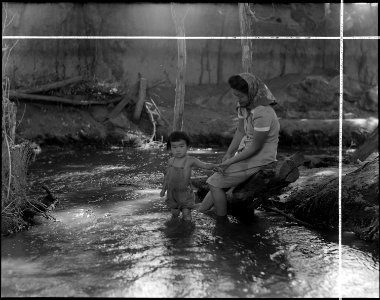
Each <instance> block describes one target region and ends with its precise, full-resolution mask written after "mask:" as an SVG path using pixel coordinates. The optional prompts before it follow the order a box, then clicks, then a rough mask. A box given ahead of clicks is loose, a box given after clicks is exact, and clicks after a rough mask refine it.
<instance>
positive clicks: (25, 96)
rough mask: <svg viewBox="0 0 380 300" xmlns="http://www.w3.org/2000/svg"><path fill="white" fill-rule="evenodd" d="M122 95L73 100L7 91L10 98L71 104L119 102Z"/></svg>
mask: <svg viewBox="0 0 380 300" xmlns="http://www.w3.org/2000/svg"><path fill="white" fill-rule="evenodd" d="M123 97H124V96H120V97H117V98H115V99H112V100H107V101H98V100H74V99H68V98H63V97H57V96H46V95H37V94H24V93H20V92H16V91H10V92H9V98H11V99H15V98H16V99H23V100H39V101H46V102H57V103H65V104H71V105H91V104H106V105H108V104H111V103H114V102H119V101H120V100H121V99H122V98H123Z"/></svg>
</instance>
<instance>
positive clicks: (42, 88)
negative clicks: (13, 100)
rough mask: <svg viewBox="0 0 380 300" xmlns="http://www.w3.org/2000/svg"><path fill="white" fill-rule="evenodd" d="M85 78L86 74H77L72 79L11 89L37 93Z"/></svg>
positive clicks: (24, 92) (25, 92)
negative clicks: (27, 87)
mask: <svg viewBox="0 0 380 300" xmlns="http://www.w3.org/2000/svg"><path fill="white" fill-rule="evenodd" d="M84 80H86V78H85V77H84V76H77V77H74V78H70V79H65V80H61V81H57V82H53V83H48V84H44V85H41V86H39V87H35V88H29V89H19V90H11V92H17V93H23V94H37V93H41V92H47V91H50V90H54V89H58V88H61V87H64V86H67V85H69V84H73V83H78V82H81V81H84Z"/></svg>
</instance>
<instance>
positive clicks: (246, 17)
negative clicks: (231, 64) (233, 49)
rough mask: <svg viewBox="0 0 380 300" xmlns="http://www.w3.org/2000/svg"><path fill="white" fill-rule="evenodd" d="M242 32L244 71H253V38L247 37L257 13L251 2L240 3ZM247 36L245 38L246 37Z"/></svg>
mask: <svg viewBox="0 0 380 300" xmlns="http://www.w3.org/2000/svg"><path fill="white" fill-rule="evenodd" d="M238 5H239V19H240V34H241V37H242V39H241V47H242V52H243V55H242V65H243V70H244V72H249V73H251V72H252V53H253V47H252V40H250V39H248V38H247V37H248V36H250V33H251V32H252V24H253V22H254V20H255V14H254V12H253V11H252V10H251V9H250V7H249V3H239V4H238ZM244 37H245V38H244Z"/></svg>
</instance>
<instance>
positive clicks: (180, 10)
mask: <svg viewBox="0 0 380 300" xmlns="http://www.w3.org/2000/svg"><path fill="white" fill-rule="evenodd" d="M171 12H172V17H173V21H174V25H175V31H176V34H177V37H179V39H178V40H177V48H178V68H177V79H176V88H175V103H174V119H173V131H176V130H182V127H183V109H184V104H185V74H186V40H185V39H184V37H185V17H186V14H187V12H188V8H187V7H186V6H184V5H181V4H178V3H172V4H171Z"/></svg>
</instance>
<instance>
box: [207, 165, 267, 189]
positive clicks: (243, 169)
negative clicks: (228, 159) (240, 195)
mask: <svg viewBox="0 0 380 300" xmlns="http://www.w3.org/2000/svg"><path fill="white" fill-rule="evenodd" d="M260 168H261V167H253V168H250V169H248V164H247V163H244V162H242V163H239V162H238V163H236V164H232V165H230V166H229V167H228V168H227V169H226V170H225V171H224V174H222V173H219V172H217V173H214V174H213V175H211V176H210V177H209V178H208V179H207V181H206V182H207V183H208V184H209V185H212V186H214V187H217V188H231V187H235V186H237V185H238V184H240V183H242V182H243V181H245V180H247V179H248V178H249V177H251V176H252V175H253V174H255V173H257V172H258V171H259V170H260Z"/></svg>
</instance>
